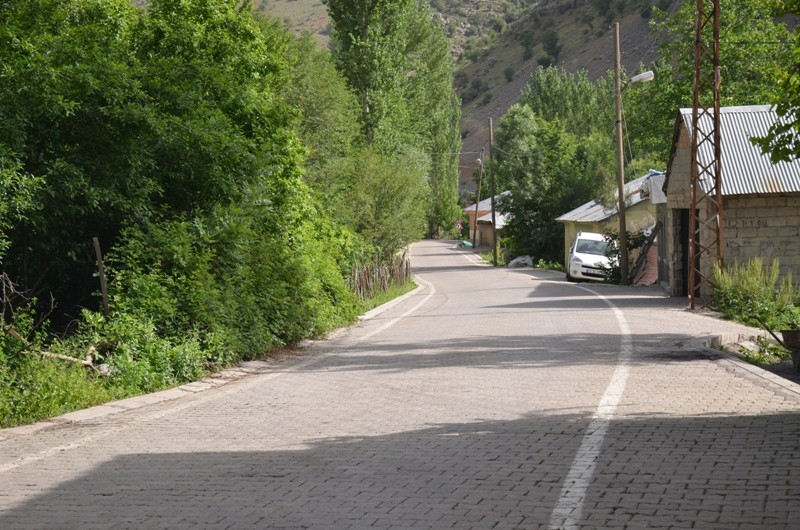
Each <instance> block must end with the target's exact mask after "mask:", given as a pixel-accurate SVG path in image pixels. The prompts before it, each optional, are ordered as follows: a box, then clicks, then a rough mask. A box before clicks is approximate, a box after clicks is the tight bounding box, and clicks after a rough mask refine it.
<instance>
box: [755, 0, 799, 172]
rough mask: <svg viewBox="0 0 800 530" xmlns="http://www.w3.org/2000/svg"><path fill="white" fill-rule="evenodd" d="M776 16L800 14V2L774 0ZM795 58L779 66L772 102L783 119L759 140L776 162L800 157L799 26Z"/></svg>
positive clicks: (793, 53)
mask: <svg viewBox="0 0 800 530" xmlns="http://www.w3.org/2000/svg"><path fill="white" fill-rule="evenodd" d="M773 10H774V11H773V12H774V13H775V15H776V16H781V17H783V16H786V15H792V16H795V17H797V16H800V1H798V0H782V1H779V0H773ZM793 38H794V40H793V41H792V42H793V46H794V50H793V52H792V60H791V62H789V63H788V64H787V63H786V62H783V63H781V64H780V65H779V66H777V68H776V70H777V76H776V77H777V81H778V90H777V91H776V94H775V95H774V97H773V98H772V99H771V100H770V103H772V104H774V105H775V109H776V111H777V113H778V115H779V116H780V117H781V120H780V121H779V122H778V123H776V124H774V125H773V126H772V127H771V128H770V131H769V134H767V135H766V136H765V137H763V138H757V139H755V140H754V141H755V143H756V144H757V145H758V146H759V147H760V148H761V150H762V151H763V152H764V153H769V155H770V157H771V159H772V161H773V162H779V161H790V160H795V159H798V158H800V30H798V29H797V26H795V30H794V35H793Z"/></svg>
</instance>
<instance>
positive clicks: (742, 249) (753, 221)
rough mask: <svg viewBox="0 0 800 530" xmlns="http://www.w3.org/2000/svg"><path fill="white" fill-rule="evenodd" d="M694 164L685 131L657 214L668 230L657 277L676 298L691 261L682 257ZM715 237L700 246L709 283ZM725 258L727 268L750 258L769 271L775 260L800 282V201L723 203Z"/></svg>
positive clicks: (791, 197) (705, 235)
mask: <svg viewBox="0 0 800 530" xmlns="http://www.w3.org/2000/svg"><path fill="white" fill-rule="evenodd" d="M690 160H691V144H690V142H689V139H688V134H687V133H686V130H685V128H684V129H683V130H682V131H681V134H680V136H679V139H678V146H677V149H676V151H675V155H674V156H673V159H672V165H671V167H670V174H669V177H668V178H669V180H668V189H667V203H666V205H665V206H664V207H663V208H661V209H660V210H659V218H660V219H661V221H662V223H663V224H664V227H666V234H665V235H666V237H665V238H664V241H663V242H660V244H659V245H660V251H661V253H660V257H659V272H660V275H661V276H660V277H661V281H662V286H664V287H665V288H667V290H668V292H669V293H670V295H672V296H683V295H685V294H686V289H687V284H686V283H685V282H688V270H686V269H688V256H685V255H684V254H686V253H688V248H689V247H688V245H689V242H688V232H689V230H688V226H687V227H682V225H683V224H685V223H688V214H689V208H690V206H691V188H690V186H689V184H690V180H691V174H690V168H691V166H690ZM723 164H724V162H723ZM723 178H724V165H723ZM706 203H707V201H706ZM709 206H710V205H708V204H707V207H709ZM709 215H710V214H709V212H705V216H704V217H705V218H706V219H708V218H709ZM713 235H714V234H713V226H709V227H708V228H704V229H701V231H700V242H701V244H703V245H704V246H707V247H709V253H706V254H704V255H703V261H702V262H701V264H700V270H701V271H702V273H703V274H704V275H706V276H707V277H711V275H712V270H713V266H714V263H715V262H716V256H715V255H714V254H715V248H716V247H715V246H713V245H712V243H713ZM684 238H686V240H685V241H684V240H683V239H684ZM722 252H723V263H724V264H725V265H726V266H730V265H733V264H735V263H738V264H745V263H747V261H748V260H750V259H752V258H761V259H762V260H763V261H764V264H765V265H770V264H772V261H773V260H774V259H775V258H777V259H778V260H779V261H780V271H781V274H787V273H791V274H792V277H800V195H799V194H784V195H778V194H775V195H763V196H738V197H725V198H723V202H722ZM710 291H711V287H710V286H709V285H704V286H703V289H702V290H701V292H700V293H699V294H700V297H701V298H704V299H708V298H710V296H711V294H712V293H711V292H710Z"/></svg>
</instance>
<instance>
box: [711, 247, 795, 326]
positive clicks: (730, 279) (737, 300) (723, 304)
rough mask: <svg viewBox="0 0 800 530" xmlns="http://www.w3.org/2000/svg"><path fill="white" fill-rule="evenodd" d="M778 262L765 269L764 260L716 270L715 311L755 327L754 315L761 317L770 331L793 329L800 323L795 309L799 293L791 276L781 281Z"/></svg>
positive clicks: (750, 261) (757, 259)
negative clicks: (794, 325)
mask: <svg viewBox="0 0 800 530" xmlns="http://www.w3.org/2000/svg"><path fill="white" fill-rule="evenodd" d="M779 270H780V263H779V261H778V260H777V259H775V260H774V261H773V262H772V265H771V266H769V267H765V266H764V263H763V261H762V260H761V259H760V258H754V259H751V260H749V261H748V262H747V263H745V264H734V265H733V266H731V267H728V268H726V269H722V268H720V267H719V265H716V266H715V268H714V285H715V287H714V298H713V306H714V309H715V310H717V311H719V312H720V313H722V314H723V315H724V316H725V317H726V318H730V319H733V320H738V321H741V322H746V323H748V324H753V320H752V319H751V318H750V316H751V315H755V316H757V317H759V318H760V319H761V320H762V321H763V322H764V323H765V324H766V325H767V326H768V327H769V328H770V329H775V330H779V329H791V327H792V324H793V323H797V322H800V309H798V308H797V307H796V306H795V303H796V302H797V290H796V288H795V286H794V284H793V282H792V277H791V275H786V276H784V277H783V278H782V279H781V280H780V281H779Z"/></svg>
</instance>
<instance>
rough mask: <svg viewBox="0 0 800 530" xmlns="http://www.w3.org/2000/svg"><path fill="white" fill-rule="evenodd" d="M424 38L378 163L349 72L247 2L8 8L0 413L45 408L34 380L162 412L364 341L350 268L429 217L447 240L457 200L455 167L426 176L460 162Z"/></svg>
mask: <svg viewBox="0 0 800 530" xmlns="http://www.w3.org/2000/svg"><path fill="white" fill-rule="evenodd" d="M414 20H416V23H417V25H416V26H415V25H414V24H412V23H411V22H412V21H413V20H412V19H409V21H408V27H407V28H406V29H404V31H405V32H406V34H408V35H409V38H408V40H407V41H406V42H405V44H404V47H403V49H402V53H405V54H406V59H405V60H406V61H407V62H406V63H405V66H406V67H407V66H409V65H413V70H414V72H417V73H418V75H416V76H414V75H408V74H409V73H410V70H409V71H407V72H406V74H407V75H406V78H405V81H404V83H403V86H402V97H404V98H406V100H408V101H406V105H407V108H406V112H411V110H412V109H413V111H414V116H413V119H410V118H408V119H406V118H404V119H400V115H398V117H397V118H396V119H394V118H393V119H391V120H380V121H378V122H376V123H377V126H378V128H379V129H380V134H378V136H379V137H381V138H384V139H385V140H382V141H380V142H375V141H373V140H372V139H371V138H370V136H369V134H368V132H367V128H366V124H365V121H364V115H363V112H362V107H361V105H360V103H359V94H358V92H356V91H355V90H354V89H353V86H352V84H351V83H350V80H349V79H348V78H347V77H346V76H344V75H343V74H342V70H341V68H342V63H341V61H334V57H333V56H332V55H331V54H330V53H328V52H325V51H318V50H316V49H314V48H313V46H312V45H311V44H310V41H309V40H308V39H298V38H295V37H292V36H290V35H289V33H288V32H287V31H286V30H285V29H284V28H283V27H282V25H280V24H279V23H278V22H275V21H270V20H266V19H262V18H258V17H254V15H253V14H252V6H251V5H249V3H247V2H240V1H238V0H152V1H151V2H149V3H148V5H147V9H145V10H142V9H139V8H136V7H134V6H133V5H132V4H131V3H130V2H129V1H128V0H66V1H64V0H32V1H30V2H0V21H1V22H2V23H0V56H2V57H3V64H2V66H1V67H0V243H2V245H0V252H2V254H1V255H0V259H1V260H2V261H1V264H2V272H3V275H4V278H5V282H6V283H5V285H6V287H8V289H5V290H3V292H4V293H6V294H5V298H4V299H3V304H4V312H3V315H2V316H3V324H4V326H7V327H6V328H5V329H10V330H13V334H12V333H3V334H0V352H1V353H0V387H1V388H3V391H0V413H2V414H7V413H8V414H11V413H13V412H14V411H19V410H28V409H32V408H35V407H36V406H37V405H36V403H35V400H36V393H35V392H32V391H31V390H30V389H31V388H34V387H37V385H38V387H42V385H44V383H43V382H42V380H41V378H40V377H39V376H41V377H44V378H46V379H47V380H48V381H50V382H51V383H52V382H53V381H56V380H58V381H59V382H58V383H57V384H55V383H53V386H54V387H57V388H61V390H60V391H58V390H54V391H53V393H54V395H55V394H58V395H62V396H63V395H66V394H69V395H71V396H74V399H75V400H77V401H80V400H81V399H86V400H89V401H91V399H93V398H90V397H86V398H84V397H81V396H85V395H87V394H85V393H83V392H79V391H76V390H75V388H76V386H75V385H74V384H73V383H75V381H78V380H81V381H83V382H84V383H87V384H89V385H95V386H98V387H102V388H104V389H106V390H105V391H106V392H111V393H112V394H113V393H115V392H123V393H127V392H138V391H142V390H152V389H155V388H161V387H163V386H165V385H169V384H175V383H176V382H180V381H184V380H188V379H190V378H192V377H196V376H197V375H198V374H199V373H202V372H203V370H206V369H208V368H210V367H213V366H217V365H220V364H226V363H229V362H232V361H235V360H237V359H241V358H246V357H253V356H256V355H260V354H262V353H264V352H267V351H269V350H271V349H273V348H276V347H280V346H282V345H285V344H289V343H292V342H295V341H298V340H300V339H303V338H307V337H314V336H318V335H320V334H322V333H324V332H325V331H327V330H329V329H331V328H334V327H336V326H340V325H342V324H344V323H347V322H350V321H352V320H353V319H354V318H355V316H356V314H357V313H358V311H359V307H360V305H359V304H360V302H359V301H358V300H357V299H356V298H355V296H354V294H353V293H352V292H351V290H350V289H349V288H348V285H347V280H348V276H349V274H350V272H351V270H352V267H353V266H354V265H355V264H357V263H359V262H364V261H374V260H376V259H382V258H384V257H388V256H392V255H394V254H395V253H396V252H397V251H399V250H400V249H402V248H403V247H404V246H405V245H407V244H408V243H409V242H411V241H413V240H414V239H416V238H418V237H419V236H420V235H421V234H422V233H423V231H424V229H425V226H426V221H428V222H429V223H430V224H431V226H438V222H437V221H436V220H435V219H436V216H439V217H440V218H441V219H442V220H443V222H446V221H448V220H449V221H450V222H452V220H451V219H450V217H451V216H450V213H449V211H450V210H451V209H452V208H453V207H455V206H456V200H457V199H456V198H455V197H454V196H452V197H451V196H450V192H449V191H445V190H444V189H442V190H439V189H438V188H437V186H439V185H441V186H443V187H447V186H448V185H449V184H447V183H446V181H448V179H452V181H453V185H452V188H453V192H452V194H454V193H455V178H456V172H455V165H454V163H451V162H447V163H442V162H441V161H440V159H439V158H437V157H436V156H434V154H433V151H434V149H435V150H437V151H439V150H441V151H451V150H453V151H457V150H458V145H457V143H458V142H457V138H458V137H457V133H456V132H455V131H457V124H456V122H457V105H455V100H454V99H453V94H452V90H450V92H449V93H445V95H444V96H442V95H441V94H440V91H439V89H441V88H442V87H444V86H445V85H447V86H449V81H448V79H447V76H448V75H449V73H448V70H447V69H446V67H447V65H449V55H448V50H449V46H447V44H446V41H445V40H443V39H442V38H441V33H440V30H441V28H438V30H437V27H436V26H433V25H426V24H422V22H423V21H424V18H417V19H414ZM428 22H429V21H428ZM403 27H404V28H405V26H403ZM410 35H413V36H414V37H413V38H411V37H410ZM415 46H416V47H415ZM437 46H442V47H443V49H442V50H437V49H436V47H437ZM401 55H402V54H401ZM402 60H403V59H402V57H400V56H398V58H397V63H398V68H399V67H400V66H399V65H400V64H401V63H402ZM450 73H452V72H451V71H450ZM428 82H430V83H432V84H434V86H432V87H428V86H426V83H428ZM434 96H435V97H436V98H438V100H436V101H431V100H429V98H431V97H434ZM386 97H387V98H388V95H387V96H386ZM420 107H425V109H424V111H421V110H419V108H420ZM404 120H405V121H404ZM392 138H397V139H403V141H402V142H398V143H396V144H394V147H392V148H389V139H392ZM455 159H457V157H453V160H455ZM431 190H437V191H436V193H437V194H438V195H436V196H434V194H433V193H432V192H431ZM439 201H445V202H446V201H451V202H452V205H450V206H447V205H444V206H443V205H441V204H440V203H439ZM437 212H438V213H437ZM442 212H444V213H442ZM454 218H455V217H454V216H452V219H454ZM93 237H97V238H98V239H99V241H100V242H101V244H102V250H103V253H104V254H105V259H106V272H107V274H108V279H109V296H110V309H111V314H110V318H108V319H106V318H103V316H102V313H100V303H99V300H100V299H99V293H98V279H97V277H96V271H97V268H96V263H95V256H94V253H93V250H92V238H93ZM48 320H49V323H50V325H48V322H47V321H48ZM64 331H68V333H66V334H65V335H62V334H61V333H60V332H64ZM56 332H59V336H60V337H61V338H59V339H56V338H55V336H54V333H56ZM43 349H48V350H49V351H50V352H51V353H52V352H56V353H60V354H65V355H68V356H75V357H76V358H83V356H84V355H85V354H86V352H87V351H88V352H90V353H91V355H92V356H93V357H94V359H93V361H94V363H95V365H100V364H101V363H102V364H106V365H108V367H109V368H108V370H107V373H108V374H109V376H108V378H106V379H103V380H100V379H95V378H92V377H88V378H87V375H86V374H85V373H84V372H83V370H82V368H79V369H78V370H70V369H68V368H64V369H63V370H61V369H55V368H53V369H51V365H50V364H48V363H46V362H42V360H41V359H40V358H37V357H36V355H35V354H34V353H33V352H36V351H41V350H43ZM120 389H123V390H120ZM93 395H96V394H93ZM70 399H72V398H70ZM55 401H58V400H55ZM67 401H69V399H68V400H67ZM70 406H80V404H79V403H77V402H72V403H71V405H70ZM54 412H57V411H52V410H51V411H48V412H46V413H54Z"/></svg>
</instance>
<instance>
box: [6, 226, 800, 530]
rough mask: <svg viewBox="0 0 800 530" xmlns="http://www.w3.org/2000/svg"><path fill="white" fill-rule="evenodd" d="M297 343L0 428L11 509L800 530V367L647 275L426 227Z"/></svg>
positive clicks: (130, 524) (60, 521)
mask: <svg viewBox="0 0 800 530" xmlns="http://www.w3.org/2000/svg"><path fill="white" fill-rule="evenodd" d="M412 265H413V268H414V271H415V274H416V277H417V279H418V283H419V285H420V288H419V289H417V290H416V291H414V292H413V293H412V294H411V295H409V296H406V297H404V298H402V299H399V300H397V301H395V302H394V303H392V304H389V305H387V306H385V307H383V308H381V309H380V311H376V312H374V313H372V314H369V315H367V316H366V318H364V319H363V320H362V321H361V322H360V323H359V324H357V325H355V326H352V327H350V328H347V329H344V330H341V331H339V332H337V333H335V334H334V335H333V336H331V337H330V338H328V339H327V340H324V341H318V342H315V343H312V344H309V345H307V346H306V347H304V348H303V349H302V350H300V351H297V352H295V353H293V354H287V355H282V356H279V357H276V358H274V359H271V360H269V361H266V362H251V363H247V364H246V365H244V366H243V367H242V368H241V369H239V370H232V371H229V372H228V373H226V374H225V375H224V376H223V377H217V378H210V379H209V380H207V381H205V382H202V383H196V384H193V385H187V386H186V387H183V388H180V389H173V390H170V391H167V392H164V393H159V394H154V395H150V396H144V397H140V398H135V399H132V400H126V401H121V402H116V403H112V404H108V405H105V406H102V407H96V408H94V409H88V410H86V411H81V412H78V413H73V414H70V415H67V416H64V417H61V418H57V419H54V420H52V421H49V422H42V423H39V424H36V425H32V426H25V427H20V428H13V429H5V430H2V431H0V528H3V529H17V528H30V529H43V528H80V529H92V528H287V529H289V528H314V529H323V528H325V529H327V528H336V529H339V528H480V529H483V528H548V529H550V528H553V529H554V528H713V529H719V528H731V529H744V528H798V527H800V502H798V500H799V499H800V497H799V494H798V491H799V489H798V488H800V456H798V455H800V386H798V385H796V384H794V383H790V382H786V381H783V380H781V379H779V378H777V377H776V376H773V375H771V374H768V373H766V372H763V371H761V370H759V369H757V368H753V367H749V366H747V365H744V364H743V363H741V362H740V361H738V360H735V359H733V358H731V357H729V356H727V355H724V354H721V353H715V352H714V351H713V350H709V349H707V348H705V347H704V346H703V341H704V340H706V339H708V338H709V337H711V336H714V335H716V334H721V333H739V332H752V331H753V330H752V329H750V328H743V327H740V326H737V325H734V324H732V323H728V322H724V321H720V320H717V319H714V318H712V317H709V316H705V315H702V314H698V313H697V312H692V311H687V310H686V309H685V307H684V306H685V302H684V301H681V300H675V299H670V298H667V297H665V296H664V295H663V293H662V292H661V291H660V290H658V289H654V288H636V287H619V286H608V285H598V284H571V283H568V282H566V281H564V278H563V274H560V273H554V272H551V271H539V270H531V269H526V270H522V269H514V270H508V269H496V268H492V267H488V266H486V265H484V264H481V263H479V262H478V260H476V258H475V256H474V254H473V253H471V252H469V251H463V250H459V249H456V248H454V246H453V244H452V242H432V241H426V242H422V243H418V244H416V245H414V247H413V249H412Z"/></svg>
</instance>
